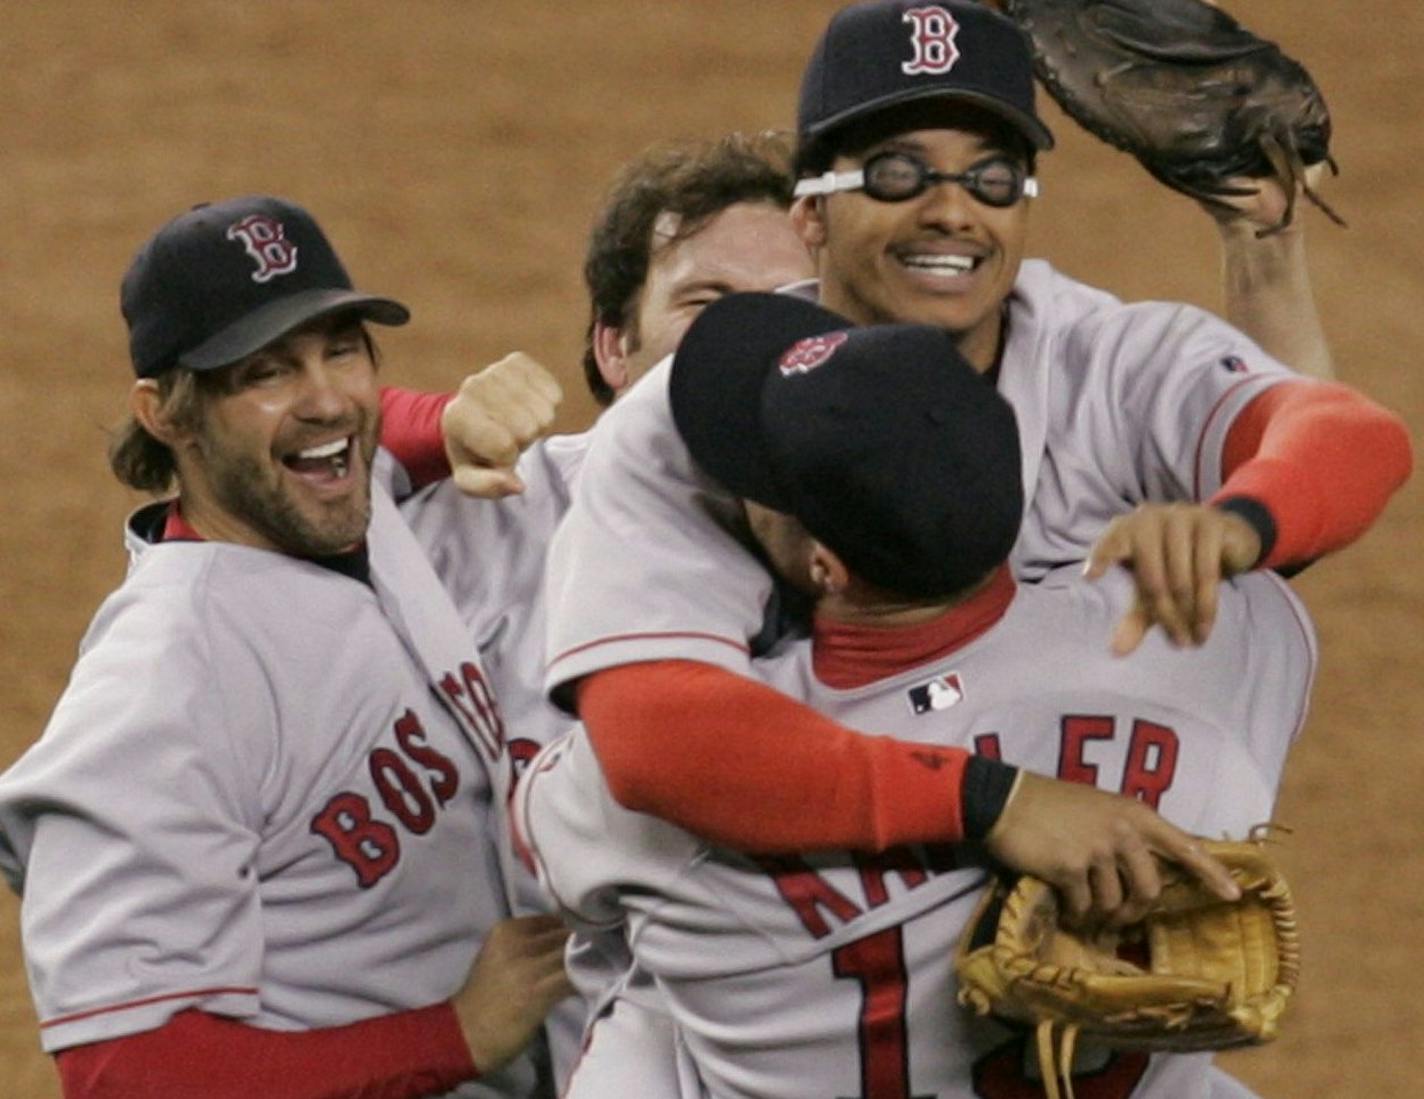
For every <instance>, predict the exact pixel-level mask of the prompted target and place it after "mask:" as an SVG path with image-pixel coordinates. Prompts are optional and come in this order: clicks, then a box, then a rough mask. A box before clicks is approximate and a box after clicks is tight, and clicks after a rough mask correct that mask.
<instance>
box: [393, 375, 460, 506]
mask: <svg viewBox="0 0 1424 1099" xmlns="http://www.w3.org/2000/svg"><path fill="white" fill-rule="evenodd" d="M453 399H454V394H453V393H419V392H417V391H415V390H413V389H398V388H396V387H394V386H382V387H381V445H382V446H383V447H385V448H386V449H387V450H389V451H390V452H391V454H392V455H394V457H395V459H396V461H398V462H400V464H401V465H402V466H403V467H404V468H405V471H406V474H407V475H408V476H409V477H410V480H411V484H412V485H413V486H414V487H415V488H423V487H424V486H426V485H429V484H433V483H434V482H436V481H441V480H444V479H445V478H446V477H448V476H450V459H449V457H448V456H447V455H446V454H445V433H444V432H443V431H442V430H441V429H440V416H441V414H442V413H443V412H444V411H445V406H446V405H448V404H449V403H450V402H451V400H453Z"/></svg>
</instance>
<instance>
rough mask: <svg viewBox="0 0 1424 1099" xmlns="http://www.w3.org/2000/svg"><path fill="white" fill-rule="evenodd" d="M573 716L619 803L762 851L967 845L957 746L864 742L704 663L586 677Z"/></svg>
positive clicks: (668, 663) (660, 664)
mask: <svg viewBox="0 0 1424 1099" xmlns="http://www.w3.org/2000/svg"><path fill="white" fill-rule="evenodd" d="M578 709H579V716H580V717H582V719H583V722H584V725H585V726H586V727H587V729H588V733H589V738H590V740H591V742H592V744H593V747H594V750H595V751H596V752H597V754H598V759H599V763H600V765H601V767H602V769H603V773H604V777H605V778H606V779H607V781H608V786H609V789H610V791H611V792H612V793H613V796H614V797H615V798H616V799H617V800H618V802H619V803H620V804H622V805H623V806H624V807H625V808H628V809H632V810H634V811H636V812H644V813H651V814H653V815H654V816H657V817H661V818H663V819H664V820H668V821H671V822H673V823H674V824H677V825H680V826H681V827H683V828H686V829H687V830H688V831H690V832H692V833H694V834H695V835H699V836H702V837H703V838H704V839H708V840H711V841H712V842H714V843H720V844H725V845H727V846H729V847H736V848H739V849H741V850H743V851H747V852H750V853H755V854H780V853H785V852H792V851H805V850H825V849H837V848H854V849H857V850H862V851H882V850H884V849H885V848H888V847H894V846H896V845H897V844H905V843H955V842H958V841H959V840H960V839H962V838H963V824H962V820H961V816H962V814H961V811H960V798H961V791H962V787H963V783H964V768H965V764H966V762H967V761H968V753H967V752H966V751H965V750H964V749H962V748H940V747H935V746H932V745H926V744H916V743H911V742H906V741H899V740H892V739H891V738H889V737H884V736H866V735H863V734H861V733H856V732H852V731H851V730H849V729H846V728H843V727H842V726H840V725H837V724H836V723H835V722H833V721H831V720H829V719H828V718H825V717H823V716H821V715H820V714H818V713H816V712H815V711H814V710H812V709H810V708H809V707H807V706H804V705H802V704H801V703H799V702H796V701H794V700H792V699H790V698H787V697H786V696H785V695H782V694H780V693H778V692H777V691H774V690H772V689H771V688H770V687H767V686H764V685H762V684H760V683H756V682H753V681H752V680H750V679H745V678H743V677H742V676H738V675H734V674H732V673H731V672H728V671H724V670H722V669H721V668H717V667H714V666H713V665H710V664H699V663H697V662H695V661H689V660H664V661H657V662H652V663H642V664H626V665H621V666H619V667H616V668H608V669H605V670H603V671H599V672H595V673H594V674H592V675H589V676H587V677H585V678H584V679H583V680H582V681H581V682H580V683H579V686H578Z"/></svg>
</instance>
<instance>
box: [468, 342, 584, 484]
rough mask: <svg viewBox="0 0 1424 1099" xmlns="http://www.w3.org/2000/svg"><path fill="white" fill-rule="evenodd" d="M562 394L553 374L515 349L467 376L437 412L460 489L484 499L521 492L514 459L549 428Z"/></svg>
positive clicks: (520, 482) (562, 396) (521, 482)
mask: <svg viewBox="0 0 1424 1099" xmlns="http://www.w3.org/2000/svg"><path fill="white" fill-rule="evenodd" d="M563 399H564V391H563V388H562V387H561V386H560V385H559V383H558V381H557V380H556V379H555V378H554V376H553V375H552V374H550V373H549V371H548V370H546V369H545V368H544V367H543V366H541V365H540V364H539V363H538V362H536V361H535V360H534V359H532V358H530V357H529V356H528V355H526V354H524V353H523V352H521V351H516V352H514V353H513V354H510V355H506V356H505V357H504V358H502V359H500V360H499V361H498V362H496V363H493V364H491V365H490V366H487V367H485V368H484V369H483V370H481V371H480V372H479V373H477V374H471V375H470V376H469V377H467V378H466V379H465V380H464V382H462V383H461V385H460V389H459V392H458V393H456V394H455V397H454V398H453V399H452V400H451V401H450V403H449V404H447V405H446V406H445V411H444V412H443V413H442V414H441V417H440V429H441V432H442V434H443V435H444V437H445V455H446V457H447V458H448V459H449V460H450V471H451V473H450V475H451V477H453V478H454V481H455V484H456V485H458V486H459V488H460V491H461V492H464V493H466V494H467V495H470V496H479V497H483V498H487V499H495V498H498V497H501V496H512V495H515V494H517V493H520V492H523V491H524V482H523V481H522V480H520V478H519V475H518V474H517V473H516V472H515V471H514V466H515V463H516V462H517V461H518V460H519V455H520V454H521V453H522V452H523V450H524V448H525V447H527V446H528V445H529V444H530V443H532V442H533V441H534V440H535V439H537V438H539V436H541V435H543V434H544V432H546V431H547V430H549V427H550V426H551V425H552V424H553V422H554V413H555V412H557V411H558V408H559V402H560V401H562V400H563Z"/></svg>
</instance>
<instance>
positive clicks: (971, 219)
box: [915, 180, 979, 232]
mask: <svg viewBox="0 0 1424 1099" xmlns="http://www.w3.org/2000/svg"><path fill="white" fill-rule="evenodd" d="M915 212H916V214H917V216H918V219H919V223H920V224H921V225H922V226H926V227H931V228H937V229H941V230H943V231H945V232H962V231H963V230H964V229H966V228H968V227H970V226H972V225H974V224H975V223H976V222H977V220H978V214H979V208H978V203H977V202H976V201H975V200H974V197H973V196H972V195H970V193H969V192H968V191H967V190H965V189H964V185H963V184H961V183H956V182H953V181H951V180H937V181H936V182H935V183H932V184H931V185H930V186H929V187H928V188H926V190H925V193H924V194H923V195H921V196H920V198H919V205H918V207H917V208H916V211H915Z"/></svg>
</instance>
